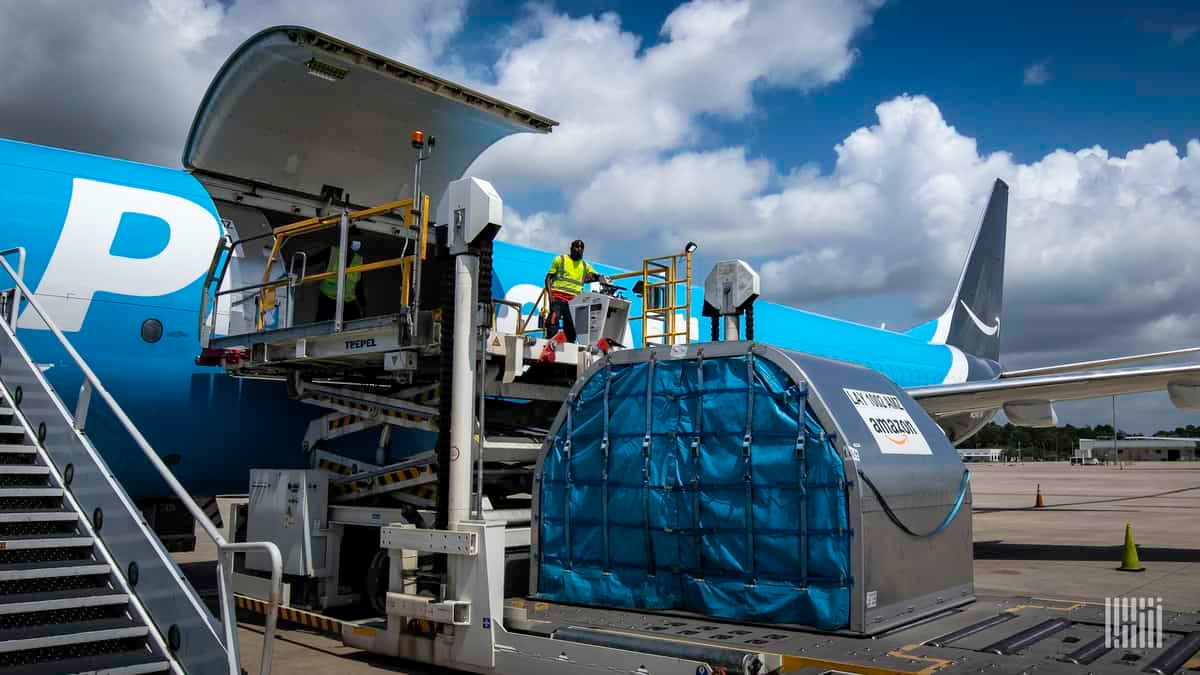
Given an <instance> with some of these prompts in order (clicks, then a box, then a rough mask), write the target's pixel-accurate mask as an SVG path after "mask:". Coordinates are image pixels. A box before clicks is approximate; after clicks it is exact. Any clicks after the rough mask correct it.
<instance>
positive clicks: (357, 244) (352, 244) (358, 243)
mask: <svg viewBox="0 0 1200 675" xmlns="http://www.w3.org/2000/svg"><path fill="white" fill-rule="evenodd" d="M360 248H362V242H361V241H358V240H357V239H356V240H354V241H352V242H350V250H351V251H357V250H358V249H360Z"/></svg>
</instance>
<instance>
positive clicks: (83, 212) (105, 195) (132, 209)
mask: <svg viewBox="0 0 1200 675" xmlns="http://www.w3.org/2000/svg"><path fill="white" fill-rule="evenodd" d="M125 214H139V215H143V216H150V217H153V218H157V219H159V220H162V221H163V222H165V223H166V224H167V226H168V227H169V229H170V236H169V238H168V239H167V244H166V246H165V247H163V249H162V250H161V251H159V252H158V253H157V254H155V255H153V256H150V257H148V258H130V257H125V256H117V255H112V253H111V250H112V245H113V242H114V241H115V239H116V236H117V230H118V229H119V227H120V225H121V217H122V216H124V215H125ZM219 237H220V227H219V225H218V224H217V222H216V220H215V219H214V218H213V215H212V213H210V212H209V211H208V210H207V209H205V208H204V207H203V206H201V205H199V204H197V203H196V202H193V201H191V200H189V199H184V198H183V197H178V196H176V195H171V194H166V193H163V192H155V191H153V190H144V189H141V188H134V187H128V186H125V185H115V184H113V183H102V182H99V181H93V180H87V179H85V178H76V179H75V181H74V186H73V188H72V191H71V204H70V206H69V207H68V208H67V217H66V219H65V220H64V222H63V228H62V233H61V234H60V235H59V237H58V244H57V245H56V247H55V249H54V252H53V253H51V255H50V262H49V263H48V264H47V265H46V272H45V273H44V274H43V275H42V278H41V281H40V282H39V283H38V287H37V290H36V291H35V297H36V298H37V301H38V302H39V303H40V304H41V306H42V307H43V309H45V310H46V313H47V314H49V315H50V319H51V320H52V321H54V322H55V323H56V324H58V327H59V328H60V329H61V330H62V331H63V332H68V333H70V332H75V331H78V330H80V329H81V328H82V327H83V320H84V318H85V317H86V316H87V312H88V308H89V307H90V306H91V303H92V296H93V295H94V294H95V293H96V292H98V291H99V292H108V293H117V294H120V295H128V296H137V297H153V296H161V295H166V294H168V293H173V292H175V291H178V290H180V289H182V288H186V287H187V286H188V284H191V283H192V282H193V281H195V280H196V279H197V278H199V277H200V276H201V275H202V274H204V272H205V270H207V269H208V264H209V262H210V261H211V260H212V254H213V250H214V247H215V246H216V245H217V239H218V238H219ZM18 325H19V327H21V328H32V329H43V330H44V329H45V328H46V324H45V323H43V322H42V320H41V319H40V318H39V317H38V316H37V313H36V312H34V311H33V310H32V309H30V308H26V310H25V311H24V312H22V314H21V320H20V323H19V324H18Z"/></svg>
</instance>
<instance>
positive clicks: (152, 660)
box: [0, 649, 171, 675]
mask: <svg viewBox="0 0 1200 675" xmlns="http://www.w3.org/2000/svg"><path fill="white" fill-rule="evenodd" d="M170 669H171V663H170V662H169V661H167V660H166V659H164V658H163V657H162V656H161V655H159V654H156V653H154V652H152V651H150V650H149V649H138V650H136V651H128V652H117V653H115V654H98V655H96V656H85V657H79V658H74V659H63V660H61V661H51V662H47V663H31V664H28V665H24V666H14V667H12V668H0V675H59V674H60V673H104V674H105V675H145V674H147V673H165V672H167V671H169V670H170Z"/></svg>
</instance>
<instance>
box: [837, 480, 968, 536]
mask: <svg viewBox="0 0 1200 675" xmlns="http://www.w3.org/2000/svg"><path fill="white" fill-rule="evenodd" d="M858 475H859V476H862V479H863V482H864V483H866V484H867V487H869V488H871V492H874V493H875V498H876V499H878V500H879V505H880V506H882V507H883V512H884V513H886V514H887V517H888V519H890V520H891V521H892V522H893V523H895V524H896V527H898V528H900V529H901V530H903V531H904V532H906V533H908V534H910V535H912V536H914V537H917V538H920V539H924V538H926V537H932V536H934V535H936V534H939V533H940V532H941V531H942V530H945V529H946V528H947V527H949V526H950V523H951V522H953V521H954V518H955V516H957V515H958V512H959V510H961V509H962V505H963V501H964V500H965V499H966V497H967V488H968V487H970V485H971V472H970V471H967V470H963V475H962V481H960V482H959V484H958V497H956V498H955V500H954V506H953V507H952V508H951V509H950V512H949V513H947V514H946V517H945V518H944V519H942V522H941V523H940V524H939V525H938V526H937V527H935V528H933V529H932V530H930V531H929V532H926V533H924V534H917V533H916V532H913V531H912V530H911V529H909V527H908V526H907V525H905V524H904V523H903V522H901V520H900V518H898V517H897V516H896V513H895V512H894V511H892V507H891V506H889V505H888V503H887V500H886V499H884V497H883V494H882V493H880V492H879V488H877V487H875V484H874V483H872V482H871V479H870V478H867V474H865V473H863V471H862V469H859V470H858Z"/></svg>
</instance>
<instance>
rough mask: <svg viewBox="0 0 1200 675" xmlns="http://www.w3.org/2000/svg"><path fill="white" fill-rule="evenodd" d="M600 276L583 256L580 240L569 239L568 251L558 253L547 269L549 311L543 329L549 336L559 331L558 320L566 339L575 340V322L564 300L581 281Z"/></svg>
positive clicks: (566, 299) (574, 292) (594, 279)
mask: <svg viewBox="0 0 1200 675" xmlns="http://www.w3.org/2000/svg"><path fill="white" fill-rule="evenodd" d="M600 279H601V276H600V275H599V274H597V273H596V270H595V269H593V268H592V266H591V265H589V264H588V263H587V261H586V260H584V259H583V240H581V239H576V240H575V241H573V242H571V254H570V255H558V256H555V257H554V261H553V262H551V263H550V271H549V272H547V273H546V297H547V298H549V299H550V315H549V316H548V317H547V318H546V323H545V333H546V337H547V338H552V337H554V336H555V334H557V333H558V329H559V322H560V321H561V322H562V331H563V334H564V335H565V336H566V338H567V341H568V342H574V341H575V322H574V321H572V320H571V309H570V306H569V305H568V304H567V303H569V302H570V301H571V300H572V299H573V298H574V297H575V296H576V295H579V292H580V291H582V290H583V285H584V284H586V283H590V282H592V281H599V280H600Z"/></svg>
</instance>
